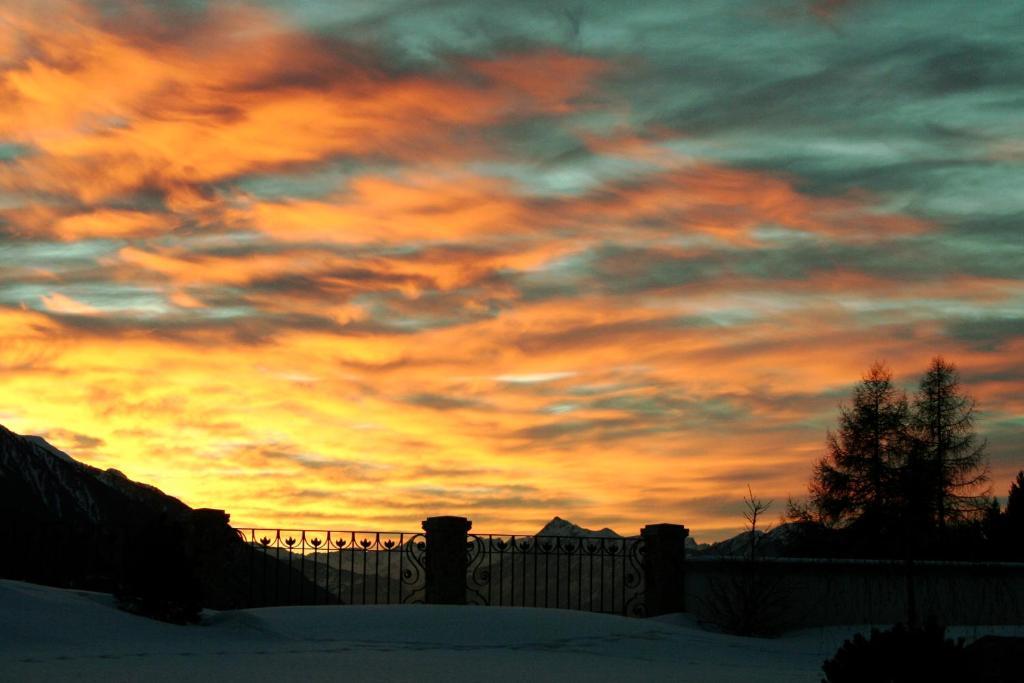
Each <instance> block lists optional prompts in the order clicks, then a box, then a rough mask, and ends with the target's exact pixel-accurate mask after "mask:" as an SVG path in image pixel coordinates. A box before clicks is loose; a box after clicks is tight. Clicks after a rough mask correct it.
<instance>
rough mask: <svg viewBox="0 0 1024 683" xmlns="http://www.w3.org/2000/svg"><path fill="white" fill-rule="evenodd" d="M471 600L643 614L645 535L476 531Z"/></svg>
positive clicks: (469, 581) (470, 562) (469, 579)
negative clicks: (614, 535)
mask: <svg viewBox="0 0 1024 683" xmlns="http://www.w3.org/2000/svg"><path fill="white" fill-rule="evenodd" d="M466 552H467V557H468V567H467V572H466V574H467V575H466V597H467V602H469V603H470V604H477V605H494V606H517V607H554V608H561V609H573V610H584V611H590V612H605V613H609V614H624V615H630V616H643V614H644V607H643V590H644V576H643V561H642V552H643V542H642V539H641V538H640V537H638V536H637V537H630V538H618V537H601V536H588V537H576V536H515V535H496V534H471V535H470V536H469V542H468V547H467V549H466Z"/></svg>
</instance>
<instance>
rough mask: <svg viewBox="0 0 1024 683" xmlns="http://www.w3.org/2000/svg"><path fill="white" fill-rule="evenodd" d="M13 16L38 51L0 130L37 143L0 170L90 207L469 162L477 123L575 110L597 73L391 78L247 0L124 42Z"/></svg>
mask: <svg viewBox="0 0 1024 683" xmlns="http://www.w3.org/2000/svg"><path fill="white" fill-rule="evenodd" d="M4 17H5V19H6V20H7V21H9V22H10V23H11V24H12V25H13V26H14V27H15V28H16V29H17V30H19V31H21V32H22V33H24V34H25V36H26V38H27V39H28V41H29V42H31V43H32V44H33V45H34V46H36V47H35V48H34V52H33V53H32V54H31V55H30V56H28V57H26V58H24V59H23V60H22V61H15V62H14V63H13V64H12V65H10V66H8V67H6V68H4V69H3V70H2V72H0V77H2V79H3V81H4V83H5V88H4V90H3V91H2V92H0V104H2V107H0V135H2V136H4V137H6V138H8V139H11V140H15V141H19V142H23V143H27V144H31V145H33V146H34V147H35V148H36V149H38V150H39V153H38V154H35V155H32V156H31V157H29V158H26V159H22V160H20V161H19V162H18V163H17V164H15V165H14V166H13V167H12V168H6V167H4V168H3V169H0V187H8V188H14V189H19V190H22V191H47V192H61V193H67V194H70V195H72V196H75V197H77V198H79V199H80V200H82V201H85V202H89V203H92V202H96V201H100V200H103V199H105V198H109V197H113V196H117V195H120V194H123V193H126V192H131V191H136V190H139V189H141V188H147V187H150V188H156V189H160V190H163V191H165V192H169V193H172V192H179V193H180V189H178V188H181V187H182V186H189V185H194V184H200V183H207V182H212V181H217V180H220V179H224V178H229V177H233V176H237V175H240V174H244V173H249V172H253V171H257V170H267V169H273V168H275V167H281V166H283V165H287V164H296V163H304V162H312V161H317V160H322V159H327V158H330V157H332V156H335V155H339V154H348V155H364V154H374V155H380V154H387V155H391V156H394V157H397V158H407V157H414V158H416V159H417V160H420V161H422V160H424V159H425V158H430V157H434V158H439V159H440V158H449V159H450V158H452V157H459V156H464V154H465V152H464V151H462V150H463V149H464V148H465V145H466V144H467V140H470V141H472V135H468V136H467V134H466V133H467V132H468V130H469V129H472V128H473V127H475V126H481V125H484V124H489V123H494V122H496V121H499V120H501V119H503V118H505V117H508V116H523V115H527V114H531V113H533V114H538V113H558V112H565V111H568V110H569V109H570V108H571V105H570V103H571V101H572V100H573V99H574V98H575V97H577V96H578V95H579V94H580V93H581V92H583V91H585V90H586V88H587V87H588V84H589V83H590V82H591V81H592V80H593V79H594V78H596V77H597V76H598V75H600V73H601V72H602V67H601V65H600V64H599V63H597V62H596V61H595V60H591V59H584V58H576V57H568V56H563V55H560V54H558V53H554V52H551V53H544V54H526V55H522V56H515V55H513V56H507V57H501V58H499V59H496V60H494V61H492V62H477V63H473V64H472V65H471V66H472V68H473V70H475V71H476V72H477V73H480V74H483V75H485V76H486V81H485V82H484V83H482V84H480V83H470V84H464V83H461V82H459V81H458V80H457V79H447V80H446V79H443V78H440V77H427V76H391V75H387V74H384V73H380V72H377V71H374V70H373V69H371V68H369V67H367V66H364V65H362V64H360V63H357V62H356V61H355V60H351V59H347V57H346V55H345V53H344V51H340V56H339V54H338V53H335V52H330V51H327V50H325V49H324V47H323V46H322V44H320V43H318V42H317V41H315V40H313V39H312V38H310V37H308V36H305V35H303V34H301V33H299V32H296V31H292V30H289V29H288V28H287V27H286V25H285V24H283V23H282V22H280V21H278V20H277V18H276V17H274V16H272V15H270V14H268V13H266V12H261V11H258V10H256V9H253V8H244V9H243V8H242V7H237V6H236V7H234V8H232V9H223V8H215V9H211V10H210V11H209V13H208V15H207V16H206V17H205V20H204V21H203V22H201V23H200V24H198V25H197V26H196V27H194V30H193V31H191V32H190V33H189V34H187V35H183V36H180V37H178V38H177V39H175V40H172V41H159V40H156V41H154V40H145V41H141V40H140V41H133V40H130V39H128V38H125V37H123V36H120V35H117V34H114V33H112V32H110V31H108V30H106V29H105V28H104V27H103V26H102V25H101V24H100V23H99V22H98V20H97V17H95V16H94V15H92V14H90V13H89V12H88V11H86V10H84V9H82V8H81V7H77V6H68V7H67V11H66V12H63V13H62V16H61V19H60V20H58V21H52V20H48V19H44V17H42V16H36V15H34V14H33V13H32V12H18V11H15V10H10V9H9V10H6V11H5V13H4ZM10 49H11V48H10V47H8V50H10ZM296 65H302V66H301V67H297V66H296ZM541 67H544V68H545V69H550V70H553V71H554V72H555V73H557V74H558V75H559V78H558V79H554V80H553V82H551V83H548V84H544V83H542V82H541V80H540V79H539V78H538V77H536V76H533V75H531V74H532V73H533V72H534V71H535V70H536V69H538V68H541ZM297 68H298V69H301V70H302V73H301V74H299V73H295V69H297ZM544 80H545V81H546V80H549V79H548V78H547V77H545V79H544ZM304 81H310V82H312V83H313V84H314V86H313V87H310V86H307V85H305V84H303V83H304ZM462 129H467V130H465V131H463V132H460V130H462Z"/></svg>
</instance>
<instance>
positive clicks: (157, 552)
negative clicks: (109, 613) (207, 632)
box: [116, 518, 202, 624]
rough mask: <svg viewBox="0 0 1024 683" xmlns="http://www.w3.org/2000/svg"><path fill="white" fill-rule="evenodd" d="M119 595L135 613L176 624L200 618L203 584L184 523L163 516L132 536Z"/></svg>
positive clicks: (125, 556) (118, 599)
mask: <svg viewBox="0 0 1024 683" xmlns="http://www.w3.org/2000/svg"><path fill="white" fill-rule="evenodd" d="M116 597H117V602H118V606H119V607H120V608H121V609H123V610H125V611H128V612H132V613H134V614H140V615H143V616H147V617H151V618H153V619H159V620H161V621H167V622H171V623H174V624H188V623H196V622H198V621H199V614H200V612H201V611H202V594H201V588H200V583H199V579H198V577H197V576H196V572H195V567H194V563H193V562H192V561H191V560H190V559H189V557H188V555H187V553H186V551H185V544H184V539H183V535H182V530H181V526H180V524H175V523H173V522H170V521H168V520H167V519H164V518H160V519H157V520H155V521H153V522H151V523H149V524H146V525H145V526H144V528H142V529H141V530H140V531H138V532H137V533H135V534H132V535H131V536H130V537H129V541H128V543H127V544H126V547H125V549H124V566H123V573H122V578H121V582H120V586H119V588H118V591H117V596H116Z"/></svg>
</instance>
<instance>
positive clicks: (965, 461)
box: [907, 356, 988, 534]
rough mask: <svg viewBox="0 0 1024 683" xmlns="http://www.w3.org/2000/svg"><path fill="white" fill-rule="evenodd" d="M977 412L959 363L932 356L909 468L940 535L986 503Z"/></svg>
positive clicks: (917, 404)
mask: <svg viewBox="0 0 1024 683" xmlns="http://www.w3.org/2000/svg"><path fill="white" fill-rule="evenodd" d="M975 417H976V408H975V401H974V399H973V398H972V397H971V396H969V395H968V394H966V393H965V392H964V391H963V389H962V388H961V386H960V376H959V373H958V372H957V369H956V366H954V365H953V364H952V363H949V362H947V361H946V360H945V359H943V358H942V357H941V356H939V357H936V358H934V359H933V360H932V363H931V366H930V367H929V368H928V371H927V372H925V374H924V377H922V378H921V384H920V386H919V388H918V391H917V394H916V396H915V397H914V402H913V410H912V415H911V435H912V440H913V443H912V445H911V451H910V459H909V460H908V463H907V469H908V470H909V474H911V475H912V478H913V479H914V481H915V482H916V486H915V489H917V490H921V491H923V495H924V496H925V497H926V498H927V501H926V505H927V508H928V510H929V513H930V517H931V518H932V520H933V521H934V524H935V527H936V528H937V530H938V532H939V533H940V534H941V533H942V532H944V531H945V530H946V527H947V526H948V525H949V524H950V523H951V522H957V521H961V520H963V519H965V518H966V517H968V516H969V515H970V514H972V513H976V512H979V511H981V510H983V509H984V508H985V507H986V503H987V502H988V498H987V497H986V495H985V494H986V493H987V490H985V489H984V485H985V483H986V482H987V481H988V465H987V462H986V458H985V441H984V439H979V438H978V435H977V433H976V432H975V429H974V422H975Z"/></svg>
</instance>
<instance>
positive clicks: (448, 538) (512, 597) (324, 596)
mask: <svg viewBox="0 0 1024 683" xmlns="http://www.w3.org/2000/svg"><path fill="white" fill-rule="evenodd" d="M428 522H429V523H425V524H424V529H425V531H424V532H401V531H396V532H378V531H347V530H346V531H337V530H308V529H305V530H304V529H257V528H240V529H236V530H235V531H236V533H237V534H238V537H239V539H241V541H242V542H243V543H242V546H243V549H244V550H243V555H244V561H243V562H241V563H240V565H239V566H240V567H243V568H244V569H243V571H244V573H245V580H244V590H243V593H244V595H245V596H247V597H246V598H245V599H243V602H244V604H245V606H249V607H263V606H268V605H294V604H313V605H316V604H334V605H371V604H373V605H383V604H408V603H417V602H441V603H458V604H467V603H468V604H475V605H493V606H515V607H550V608H561V609H572V610H583V611H591V612H604V613H610V614H623V615H629V616H643V615H644V613H645V605H644V596H645V592H644V589H645V566H644V557H643V550H644V539H643V537H641V536H634V537H629V538H622V537H617V536H615V537H603V536H582V537H580V536H548V535H540V536H524V535H514V534H469V533H467V530H468V526H469V523H468V520H464V519H462V518H433V519H432V520H428Z"/></svg>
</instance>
